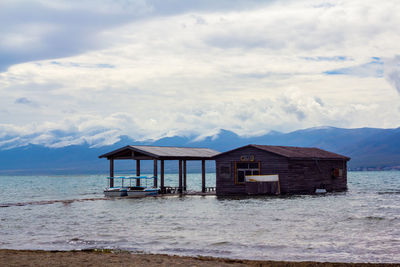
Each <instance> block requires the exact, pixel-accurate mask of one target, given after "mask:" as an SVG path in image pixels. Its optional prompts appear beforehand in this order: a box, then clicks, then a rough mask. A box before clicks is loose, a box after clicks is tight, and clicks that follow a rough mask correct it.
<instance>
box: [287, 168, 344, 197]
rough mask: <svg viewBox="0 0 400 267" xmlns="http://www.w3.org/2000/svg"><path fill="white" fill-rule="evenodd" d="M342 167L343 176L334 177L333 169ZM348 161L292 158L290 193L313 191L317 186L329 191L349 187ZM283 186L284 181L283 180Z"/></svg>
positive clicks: (288, 189) (288, 185) (288, 188)
mask: <svg viewBox="0 0 400 267" xmlns="http://www.w3.org/2000/svg"><path fill="white" fill-rule="evenodd" d="M335 168H337V169H342V170H343V175H342V176H341V177H333V175H332V171H333V169H335ZM346 169H347V162H346V161H345V160H290V161H289V176H288V179H287V181H286V183H287V186H286V190H285V191H286V192H288V193H313V192H315V189H317V188H324V189H326V190H327V191H328V192H332V191H344V190H346V189H347V170H346ZM281 186H282V182H281Z"/></svg>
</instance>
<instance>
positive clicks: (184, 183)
mask: <svg viewBox="0 0 400 267" xmlns="http://www.w3.org/2000/svg"><path fill="white" fill-rule="evenodd" d="M183 191H186V160H183Z"/></svg>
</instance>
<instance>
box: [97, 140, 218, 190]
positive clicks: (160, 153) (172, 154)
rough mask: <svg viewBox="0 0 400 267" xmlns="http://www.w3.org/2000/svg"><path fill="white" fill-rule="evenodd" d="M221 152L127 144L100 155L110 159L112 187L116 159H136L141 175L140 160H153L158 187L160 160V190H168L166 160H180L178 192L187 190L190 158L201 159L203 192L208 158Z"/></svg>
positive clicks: (204, 149) (137, 171)
mask: <svg viewBox="0 0 400 267" xmlns="http://www.w3.org/2000/svg"><path fill="white" fill-rule="evenodd" d="M217 154H219V152H218V151H215V150H212V149H209V148H192V147H164V146H125V147H122V148H119V149H117V150H114V151H111V152H109V153H106V154H103V155H101V156H99V158H107V159H108V160H109V161H110V187H113V186H114V179H113V178H112V177H114V160H136V175H137V176H140V162H141V161H142V160H152V161H153V162H154V168H153V174H154V175H153V176H154V187H158V162H160V172H161V173H160V185H159V186H160V191H161V193H165V192H166V186H165V184H164V162H165V161H166V160H174V161H178V166H179V187H178V192H180V193H184V192H185V191H186V190H187V186H186V184H187V168H186V163H187V161H189V160H191V161H192V160H199V161H201V176H202V179H201V180H202V192H203V193H205V192H206V191H207V188H206V164H205V163H206V160H212V157H213V156H215V155H217ZM136 185H137V186H140V180H137V184H136Z"/></svg>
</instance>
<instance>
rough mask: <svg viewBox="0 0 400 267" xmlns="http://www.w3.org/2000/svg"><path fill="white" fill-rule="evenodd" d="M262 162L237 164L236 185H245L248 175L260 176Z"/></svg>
mask: <svg viewBox="0 0 400 267" xmlns="http://www.w3.org/2000/svg"><path fill="white" fill-rule="evenodd" d="M259 174H260V162H235V184H244V182H245V176H246V175H259Z"/></svg>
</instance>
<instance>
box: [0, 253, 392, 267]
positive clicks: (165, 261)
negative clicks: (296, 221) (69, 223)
mask: <svg viewBox="0 0 400 267" xmlns="http://www.w3.org/2000/svg"><path fill="white" fill-rule="evenodd" d="M0 265H1V266H4V267H6V266H55V267H57V266H137V267H141V266H143V267H144V266H146V267H147V266H166V267H167V266H168V267H170V266H271V267H274V266H285V267H305V266H307V267H312V266H318V267H322V266H329V267H336V266H349V267H350V266H351V267H363V266H369V267H377V266H388V267H389V266H393V267H394V266H399V264H398V263H342V262H312V261H299V262H293V261H264V260H263V261H260V260H241V259H227V258H214V257H203V256H197V257H191V256H176V255H165V254H145V253H131V252H128V251H120V250H106V249H104V250H82V251H79V250H72V251H43V250H8V249H0Z"/></svg>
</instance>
